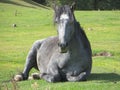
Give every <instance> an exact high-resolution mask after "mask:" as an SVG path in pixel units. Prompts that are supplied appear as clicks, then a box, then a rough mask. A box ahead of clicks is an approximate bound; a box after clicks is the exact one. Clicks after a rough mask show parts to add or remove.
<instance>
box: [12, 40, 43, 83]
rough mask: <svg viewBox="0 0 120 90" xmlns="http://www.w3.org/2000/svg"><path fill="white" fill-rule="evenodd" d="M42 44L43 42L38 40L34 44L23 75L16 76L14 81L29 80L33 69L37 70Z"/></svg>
mask: <svg viewBox="0 0 120 90" xmlns="http://www.w3.org/2000/svg"><path fill="white" fill-rule="evenodd" d="M42 42H43V40H41V41H40V40H38V41H36V42H35V43H34V44H33V46H32V48H31V49H30V51H29V53H28V56H27V58H26V63H25V67H24V70H23V73H22V74H21V75H16V76H15V77H14V80H16V81H21V80H26V79H28V76H29V72H30V70H31V69H32V68H33V67H35V68H37V60H36V56H37V50H38V49H39V48H40V46H41V44H42Z"/></svg>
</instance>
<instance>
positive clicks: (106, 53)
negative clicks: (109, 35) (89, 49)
mask: <svg viewBox="0 0 120 90" xmlns="http://www.w3.org/2000/svg"><path fill="white" fill-rule="evenodd" d="M92 56H93V57H95V56H106V57H111V56H113V54H111V53H110V52H107V51H102V52H98V53H95V54H93V55H92Z"/></svg>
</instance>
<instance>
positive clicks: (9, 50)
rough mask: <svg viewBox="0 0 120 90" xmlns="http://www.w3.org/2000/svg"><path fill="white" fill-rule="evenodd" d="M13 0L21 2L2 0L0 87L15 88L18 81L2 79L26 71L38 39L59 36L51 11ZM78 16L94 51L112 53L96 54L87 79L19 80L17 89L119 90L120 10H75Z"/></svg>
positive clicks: (0, 15)
mask: <svg viewBox="0 0 120 90" xmlns="http://www.w3.org/2000/svg"><path fill="white" fill-rule="evenodd" d="M3 1H4V0H3ZM10 1H14V2H16V3H18V4H21V5H16V4H14V3H11V4H10V3H3V2H0V90H5V89H6V90H14V89H15V88H14V86H13V85H14V84H16V83H11V82H7V83H5V82H4V83H3V81H6V80H9V79H10V78H11V77H12V76H13V75H14V74H16V73H18V72H19V71H22V70H23V68H24V63H25V58H26V56H27V53H28V51H29V49H30V47H31V46H32V43H33V42H34V41H35V40H38V39H42V38H46V37H49V36H52V35H56V27H55V26H54V25H53V11H52V10H48V9H43V8H40V7H38V6H35V5H32V4H30V3H27V2H24V0H18V1H16V0H10ZM30 1H31V0H30ZM28 6H29V7H28ZM33 7H34V8H33ZM75 16H76V19H77V20H78V21H79V22H80V23H81V26H82V27H83V28H84V29H85V32H86V34H87V36H88V38H89V40H90V42H91V46H92V51H93V54H94V53H98V52H102V51H107V52H110V53H111V54H112V55H113V56H111V57H105V56H103V57H100V56H99V57H93V68H92V74H91V76H90V77H89V79H88V81H87V82H60V83H47V82H46V81H44V80H31V81H30V80H28V81H22V82H17V85H16V88H17V90H56V89H57V90H106V89H109V90H119V88H120V26H119V25H120V17H119V16H120V11H75ZM13 24H16V25H17V27H13V26H12V25H13ZM34 71H35V70H32V72H34ZM7 87H8V89H7Z"/></svg>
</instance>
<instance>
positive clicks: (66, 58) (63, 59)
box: [14, 5, 92, 82]
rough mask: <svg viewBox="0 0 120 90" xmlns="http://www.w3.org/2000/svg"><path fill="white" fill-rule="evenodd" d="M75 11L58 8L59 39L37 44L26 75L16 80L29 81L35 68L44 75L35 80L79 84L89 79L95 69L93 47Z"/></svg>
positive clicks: (55, 8) (28, 59) (45, 40)
mask: <svg viewBox="0 0 120 90" xmlns="http://www.w3.org/2000/svg"><path fill="white" fill-rule="evenodd" d="M73 7H74V6H68V5H64V6H60V7H58V6H55V7H54V12H55V16H54V22H55V23H56V25H57V32H58V36H52V37H49V38H47V39H43V40H38V41H35V43H34V44H33V46H32V48H31V49H30V51H29V53H28V56H27V59H26V64H25V68H24V70H23V73H22V74H21V75H16V76H15V77H14V80H16V81H20V80H27V79H28V76H29V72H30V70H31V69H32V68H33V67H34V68H36V69H38V70H39V71H40V73H39V74H36V75H33V76H37V77H38V78H42V79H45V80H46V81H48V82H60V81H73V82H76V81H85V80H86V79H87V78H88V76H89V75H90V72H91V67H92V58H91V56H92V53H91V47H90V43H89V41H88V39H87V37H86V34H85V32H84V31H83V29H82V28H81V27H80V24H79V22H77V20H76V19H75V16H74V10H73Z"/></svg>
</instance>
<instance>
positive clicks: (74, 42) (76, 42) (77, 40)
mask: <svg viewBox="0 0 120 90" xmlns="http://www.w3.org/2000/svg"><path fill="white" fill-rule="evenodd" d="M80 30H81V27H80V26H79V23H78V22H75V32H74V35H73V38H72V39H71V42H70V50H71V51H79V49H81V48H83V44H82V37H81V35H80V34H81V33H80Z"/></svg>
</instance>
